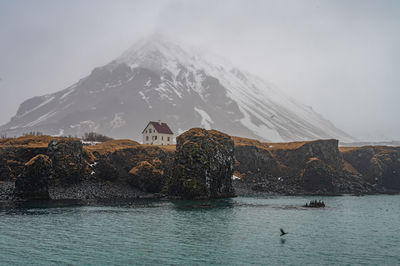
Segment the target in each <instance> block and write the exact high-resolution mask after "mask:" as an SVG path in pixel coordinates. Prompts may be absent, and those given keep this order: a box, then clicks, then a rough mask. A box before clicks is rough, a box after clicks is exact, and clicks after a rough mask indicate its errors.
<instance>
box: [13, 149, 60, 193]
mask: <svg viewBox="0 0 400 266" xmlns="http://www.w3.org/2000/svg"><path fill="white" fill-rule="evenodd" d="M52 173H53V169H52V162H51V160H50V158H49V157H48V156H46V155H43V154H38V155H36V156H35V157H33V158H32V159H31V160H29V162H27V163H25V167H24V171H23V173H22V175H21V176H19V178H18V179H17V180H16V181H15V192H14V193H15V196H17V197H20V198H23V199H49V191H48V183H49V179H51V176H52Z"/></svg>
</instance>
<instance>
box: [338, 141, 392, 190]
mask: <svg viewBox="0 0 400 266" xmlns="http://www.w3.org/2000/svg"><path fill="white" fill-rule="evenodd" d="M341 151H342V154H343V158H344V160H345V162H347V163H348V164H350V165H351V166H352V169H351V170H350V171H352V172H354V173H355V174H361V175H362V176H363V177H364V179H365V180H366V181H368V182H369V183H371V184H374V185H376V186H382V187H384V188H387V189H392V190H400V147H388V146H365V147H357V148H348V147H346V148H345V147H343V148H341Z"/></svg>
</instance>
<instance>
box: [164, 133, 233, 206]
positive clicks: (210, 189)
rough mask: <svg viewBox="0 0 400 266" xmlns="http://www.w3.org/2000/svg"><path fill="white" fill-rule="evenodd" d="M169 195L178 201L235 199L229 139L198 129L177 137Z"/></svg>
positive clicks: (220, 134)
mask: <svg viewBox="0 0 400 266" xmlns="http://www.w3.org/2000/svg"><path fill="white" fill-rule="evenodd" d="M176 141H177V144H176V154H175V161H174V169H173V173H172V175H171V179H170V181H169V186H168V193H169V194H170V195H171V196H176V197H180V198H187V199H193V198H219V197H231V196H234V191H233V187H232V175H233V170H234V162H235V161H234V144H233V140H232V139H231V137H230V136H228V135H226V134H224V133H222V132H219V131H216V130H205V129H201V128H194V129H191V130H189V131H187V132H185V133H183V134H182V135H180V136H179V137H178V138H177V140H176Z"/></svg>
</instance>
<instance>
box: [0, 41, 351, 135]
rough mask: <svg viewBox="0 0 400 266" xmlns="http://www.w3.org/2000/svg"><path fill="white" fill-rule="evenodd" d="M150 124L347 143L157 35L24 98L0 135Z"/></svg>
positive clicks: (259, 86)
mask: <svg viewBox="0 0 400 266" xmlns="http://www.w3.org/2000/svg"><path fill="white" fill-rule="evenodd" d="M150 120H162V121H164V122H167V123H168V124H169V125H170V126H171V128H172V130H173V131H174V132H175V134H179V133H182V132H183V131H185V130H187V129H189V128H191V127H199V126H201V127H204V128H206V129H210V128H215V129H217V130H223V131H225V132H229V133H230V134H231V135H238V136H243V137H250V138H258V139H261V140H264V141H274V142H282V141H296V140H312V139H319V138H337V139H340V140H342V141H352V140H354V139H353V138H352V137H351V136H349V135H347V134H346V133H344V132H343V131H341V130H339V129H337V128H336V127H335V126H334V125H333V124H332V123H331V122H329V121H328V120H326V119H324V118H323V117H322V116H321V115H319V114H318V113H316V112H314V111H313V110H312V108H309V107H306V106H304V105H301V104H299V103H297V102H296V101H295V100H294V99H291V98H290V97H287V96H286V95H284V94H283V93H282V92H281V91H280V90H279V89H278V88H276V87H275V86H273V85H272V84H270V83H268V82H265V81H264V80H262V79H260V78H258V77H257V76H254V75H252V74H250V73H247V72H245V71H242V70H240V69H239V68H237V67H235V66H234V65H233V64H231V63H230V62H228V61H227V60H225V59H223V58H220V57H218V56H215V55H213V54H211V53H207V52H205V51H200V50H196V49H195V48H192V47H182V45H178V44H176V43H174V42H172V41H170V40H168V39H165V38H164V37H160V36H151V37H150V38H147V39H144V40H142V41H139V42H137V43H136V44H135V45H133V46H132V47H131V48H129V49H128V50H127V51H126V52H124V53H123V54H122V55H121V56H119V57H118V58H117V59H115V60H113V61H111V62H110V63H108V64H106V65H105V66H102V67H97V68H95V69H94V70H93V71H92V72H91V74H90V75H89V76H87V77H85V78H83V79H81V80H79V81H78V82H77V83H75V84H74V85H72V86H70V87H68V88H66V89H64V90H61V91H57V92H55V93H51V94H47V95H44V96H37V97H33V98H30V99H28V100H26V101H24V102H23V103H22V104H21V105H20V107H19V109H18V111H17V113H16V115H15V116H14V117H13V118H12V119H11V121H10V122H9V123H7V124H5V125H3V126H1V127H0V133H1V134H6V135H9V136H12V135H21V134H22V133H23V132H29V131H42V132H44V133H46V134H52V135H82V134H83V133H85V132H87V131H98V132H99V133H103V134H107V135H110V136H113V137H118V138H121V137H122V138H132V139H135V140H140V138H141V136H140V132H141V130H142V129H143V127H144V126H145V124H146V123H147V122H148V121H150Z"/></svg>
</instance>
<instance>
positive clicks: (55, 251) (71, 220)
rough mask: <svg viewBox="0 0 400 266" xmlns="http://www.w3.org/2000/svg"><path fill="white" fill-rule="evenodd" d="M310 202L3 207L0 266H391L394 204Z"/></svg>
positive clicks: (394, 199)
mask: <svg viewBox="0 0 400 266" xmlns="http://www.w3.org/2000/svg"><path fill="white" fill-rule="evenodd" d="M311 199H313V198H312V197H278V196H277V197H268V198H262V197H257V198H250V197H248V198H234V199H228V200H215V201H154V200H146V201H134V202H129V201H128V202H118V203H116V202H113V203H110V204H104V203H102V205H101V206H96V204H94V203H91V204H89V205H90V206H87V205H86V204H84V203H74V204H68V203H52V204H50V205H48V204H46V203H41V204H34V205H32V204H22V205H16V206H9V207H7V208H5V207H3V208H1V209H0V234H1V238H0V249H1V252H0V264H2V265H3V264H14V265H16V264H18V265H20V264H42V265H43V264H47V265H54V264H62V265H66V264H75V265H80V264H84V265H108V264H118V265H123V264H181V265H201V264H214V265H248V264H269V265H283V264H284V265H286V264H289V265H290V264H291V265H321V264H339V265H343V264H351V265H354V264H370V265H383V264H385V265H388V264H391V265H396V264H397V265H398V264H400V256H399V253H398V247H399V246H400V232H399V230H398V221H399V218H400V210H399V208H398V202H399V200H400V196H385V195H382V196H365V197H362V198H360V197H351V196H345V197H328V198H324V199H323V200H324V201H325V202H326V203H327V205H328V207H327V208H324V209H310V208H303V207H301V206H302V205H303V204H304V203H305V202H308V201H310V200H311ZM281 227H282V228H284V229H285V231H288V232H289V234H288V235H286V236H285V237H282V238H281V237H279V228H281Z"/></svg>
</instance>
